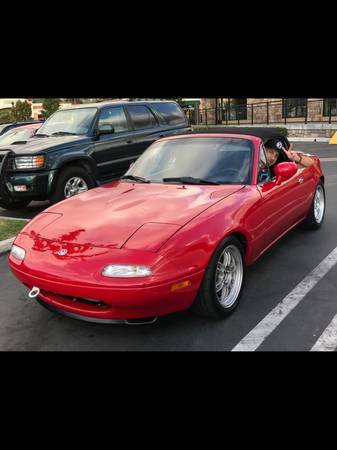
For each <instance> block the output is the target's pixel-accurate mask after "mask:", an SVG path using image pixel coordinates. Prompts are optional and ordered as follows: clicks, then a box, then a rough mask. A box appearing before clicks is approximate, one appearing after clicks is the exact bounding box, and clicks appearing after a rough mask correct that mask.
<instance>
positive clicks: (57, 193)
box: [50, 166, 96, 204]
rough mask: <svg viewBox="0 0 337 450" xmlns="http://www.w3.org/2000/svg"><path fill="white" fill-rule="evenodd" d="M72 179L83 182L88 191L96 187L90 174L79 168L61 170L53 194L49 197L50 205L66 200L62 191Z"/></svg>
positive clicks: (71, 167)
mask: <svg viewBox="0 0 337 450" xmlns="http://www.w3.org/2000/svg"><path fill="white" fill-rule="evenodd" d="M73 177H79V178H81V179H82V180H84V181H85V183H86V185H87V187H88V190H89V189H92V188H94V187H95V186H96V183H95V180H94V178H93V176H92V175H91V173H89V172H88V171H87V170H86V169H84V168H83V167H80V166H68V167H65V168H64V169H62V171H61V172H60V174H59V175H58V177H57V179H56V181H55V187H54V192H53V194H52V195H51V197H50V203H51V204H54V203H58V202H60V201H62V200H64V199H65V198H66V196H65V193H64V190H65V187H66V185H67V183H68V181H69V180H70V179H71V178H73Z"/></svg>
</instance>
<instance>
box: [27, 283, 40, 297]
mask: <svg viewBox="0 0 337 450" xmlns="http://www.w3.org/2000/svg"><path fill="white" fill-rule="evenodd" d="M39 295H40V289H39V288H38V287H36V286H34V287H33V289H32V290H31V291H30V292H29V294H28V297H29V298H36V297H38V296H39Z"/></svg>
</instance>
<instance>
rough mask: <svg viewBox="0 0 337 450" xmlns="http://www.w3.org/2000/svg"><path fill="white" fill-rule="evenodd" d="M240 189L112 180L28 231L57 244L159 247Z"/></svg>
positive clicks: (42, 216) (49, 214)
mask: <svg viewBox="0 0 337 450" xmlns="http://www.w3.org/2000/svg"><path fill="white" fill-rule="evenodd" d="M242 188H243V186H242V185H231V186H204V185H202V186H200V185H198V186H195V185H193V186H191V185H185V186H182V185H172V184H170V185H168V184H139V183H135V184H131V183H124V182H114V183H110V184H109V185H105V186H102V187H99V188H96V189H93V190H90V191H88V192H86V193H83V194H80V195H78V196H76V197H73V198H70V199H68V200H64V201H63V202H60V203H58V204H56V205H54V206H53V207H51V208H48V210H46V211H45V212H44V213H41V214H40V215H39V216H37V217H36V218H35V219H33V220H32V221H31V222H30V223H29V225H28V226H26V227H25V229H24V232H25V233H28V234H30V235H33V236H39V238H43V239H47V240H52V241H57V242H58V243H72V244H77V245H86V246H88V245H90V247H108V248H111V249H120V248H122V247H123V246H124V245H125V246H126V248H129V249H130V248H131V249H139V250H140V249H142V250H149V251H156V250H157V249H158V248H159V247H160V246H161V245H162V244H163V243H164V242H166V241H167V240H168V239H169V238H170V236H172V235H173V234H174V233H176V232H177V231H178V230H179V229H180V228H181V227H182V226H184V225H185V224H187V223H188V222H189V221H191V220H192V219H193V218H195V217H196V216H198V215H199V214H201V213H202V212H203V211H205V210H206V209H207V208H209V207H211V206H212V205H213V204H215V203H217V202H218V201H220V200H222V199H224V198H225V197H228V196H230V195H232V194H233V193H235V192H237V191H238V190H240V189H242ZM137 236H139V239H138V240H137V239H135V237H137Z"/></svg>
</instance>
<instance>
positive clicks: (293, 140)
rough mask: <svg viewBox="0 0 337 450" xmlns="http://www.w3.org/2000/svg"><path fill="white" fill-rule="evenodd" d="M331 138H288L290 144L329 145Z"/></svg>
mask: <svg viewBox="0 0 337 450" xmlns="http://www.w3.org/2000/svg"><path fill="white" fill-rule="evenodd" d="M330 139H331V138H323V137H291V136H288V141H289V142H326V143H328V142H329V141H330Z"/></svg>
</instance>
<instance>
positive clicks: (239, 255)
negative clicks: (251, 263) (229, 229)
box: [192, 236, 244, 319]
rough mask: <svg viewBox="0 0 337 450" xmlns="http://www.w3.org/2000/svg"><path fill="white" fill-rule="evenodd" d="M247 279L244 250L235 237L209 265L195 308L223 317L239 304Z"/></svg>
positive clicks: (201, 311)
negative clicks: (245, 278)
mask: <svg viewBox="0 0 337 450" xmlns="http://www.w3.org/2000/svg"><path fill="white" fill-rule="evenodd" d="M243 282H244V250H243V247H242V244H241V243H240V241H239V240H238V239H236V238H235V237H232V236H230V237H228V238H226V239H224V240H223V241H222V243H221V244H220V245H219V247H218V248H217V249H216V251H215V252H214V254H213V256H212V259H211V261H210V263H209V265H208V267H207V270H206V273H205V276H204V279H203V282H202V285H201V287H200V289H199V293H198V296H197V298H196V300H195V302H194V305H193V307H192V308H193V310H194V311H195V312H196V313H197V314H200V315H203V316H208V317H212V318H218V319H219V318H223V317H225V316H227V315H229V314H230V313H231V312H232V311H233V310H234V309H235V308H236V307H237V305H238V303H239V300H240V297H241V294H242V290H243Z"/></svg>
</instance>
